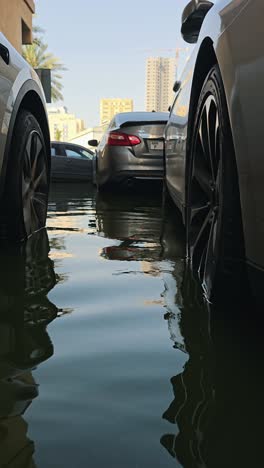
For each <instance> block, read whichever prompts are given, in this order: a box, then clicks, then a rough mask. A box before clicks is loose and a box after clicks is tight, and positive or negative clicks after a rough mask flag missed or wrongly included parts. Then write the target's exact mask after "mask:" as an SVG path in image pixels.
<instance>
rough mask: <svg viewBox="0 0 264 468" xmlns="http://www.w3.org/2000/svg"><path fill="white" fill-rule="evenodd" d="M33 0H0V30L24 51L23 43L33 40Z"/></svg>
mask: <svg viewBox="0 0 264 468" xmlns="http://www.w3.org/2000/svg"><path fill="white" fill-rule="evenodd" d="M34 13H35V2H34V1H33V0H0V31H1V32H2V33H3V34H4V35H5V36H6V38H7V39H8V41H9V42H10V43H11V44H12V45H13V46H14V47H15V48H16V49H17V50H18V52H21V51H22V45H23V44H31V42H32V17H33V14H34Z"/></svg>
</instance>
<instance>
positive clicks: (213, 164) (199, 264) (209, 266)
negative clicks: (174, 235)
mask: <svg viewBox="0 0 264 468" xmlns="http://www.w3.org/2000/svg"><path fill="white" fill-rule="evenodd" d="M189 174H190V179H189V187H188V190H189V197H188V200H189V203H188V206H189V208H188V250H189V252H188V255H189V258H190V260H191V263H192V266H193V268H194V269H195V271H197V272H198V275H199V278H200V280H201V282H202V285H203V288H204V289H205V292H206V293H207V294H208V295H209V294H210V291H211V289H212V283H213V279H214V276H215V273H216V260H217V258H218V254H219V251H218V250H219V223H220V222H221V216H220V212H221V184H222V158H221V142H220V127H219V113H218V106H217V102H216V99H215V96H214V95H212V94H211V93H209V94H207V96H205V99H204V103H203V105H202V106H201V112H200V116H199V118H198V124H197V126H196V129H195V134H194V140H193V148H192V157H191V167H190V173H189Z"/></svg>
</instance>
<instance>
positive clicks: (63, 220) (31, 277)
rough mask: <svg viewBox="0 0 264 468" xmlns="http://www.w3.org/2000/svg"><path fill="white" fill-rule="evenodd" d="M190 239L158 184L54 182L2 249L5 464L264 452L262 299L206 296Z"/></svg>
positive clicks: (101, 467) (219, 462) (110, 463)
mask: <svg viewBox="0 0 264 468" xmlns="http://www.w3.org/2000/svg"><path fill="white" fill-rule="evenodd" d="M184 246H185V239H184V229H183V227H182V224H181V221H180V219H179V216H178V215H177V213H176V211H175V210H174V209H170V210H168V209H166V210H165V211H164V209H163V208H162V203H161V196H160V192H159V191H158V190H157V187H155V188H150V189H149V191H146V192H145V193H141V194H139V195H138V196H134V195H133V196H131V195H130V196H129V195H128V194H127V195H125V194H122V195H118V194H115V195H114V194H112V195H109V194H105V195H104V196H102V195H100V196H99V195H97V194H96V192H95V190H94V188H93V187H86V186H85V185H82V184H81V185H78V186H75V185H63V184H56V185H54V186H53V187H52V190H51V195H50V203H49V215H48V228H47V232H46V231H42V232H41V233H38V234H37V235H36V236H33V237H32V238H31V239H30V240H29V241H28V243H27V244H26V245H24V246H18V247H17V248H16V249H14V248H8V247H5V248H3V249H2V252H1V270H0V276H1V292H0V294H1V299H0V300H1V304H2V305H1V322H0V334H1V361H0V397H1V403H0V417H1V421H0V451H1V452H0V453H1V462H0V466H1V467H2V466H11V467H25V468H30V467H31V468H32V467H34V466H36V467H39V468H44V467H45V468H46V467H49V468H53V467H54V468H60V467H63V468H73V467H86V466H87V467H88V466H89V467H92V468H107V467H115V468H118V467H120V468H121V467H122V468H124V467H125V468H139V467H140V468H141V467H142V468H143V467H144V468H145V467H149V468H158V467H164V468H166V467H186V468H192V467H195V468H196V467H197V468H198V467H208V468H209V467H218V466H219V467H220V466H221V467H229V466H230V467H241V466H250V467H251V466H252V467H253V466H254V467H255V466H256V467H258V466H262V456H261V442H260V441H261V435H262V427H261V419H260V418H259V414H260V409H261V407H262V390H263V385H262V384H263V382H262V362H261V357H262V346H261V343H262V340H261V334H260V333H259V331H258V327H257V326H256V323H257V317H256V316H255V315H254V314H255V311H253V308H252V310H251V308H250V305H249V306H248V305H247V306H245V305H244V306H241V305H238V304H237V303H234V302H232V301H231V299H230V298H229V300H228V298H225V295H223V301H222V302H221V305H220V304H218V305H217V306H209V305H208V304H206V303H205V302H204V300H203V297H202V294H201V291H200V288H199V286H198V285H197V283H196V282H195V281H194V280H193V278H192V276H191V274H190V272H189V271H188V269H187V267H186V264H185V260H184V257H185V247H184ZM253 319H254V320H253ZM255 319H256V321H255Z"/></svg>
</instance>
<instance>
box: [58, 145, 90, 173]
mask: <svg viewBox="0 0 264 468" xmlns="http://www.w3.org/2000/svg"><path fill="white" fill-rule="evenodd" d="M51 147H52V156H51V178H52V179H53V180H62V181H85V182H86V181H92V179H93V158H94V154H93V153H92V152H91V151H90V150H88V149H87V148H84V147H82V146H80V145H75V144H71V143H60V142H52V144H51ZM55 149H56V154H54V150H55ZM71 151H72V154H75V156H74V157H73V156H71ZM83 151H84V152H86V153H89V154H90V155H91V158H88V157H85V156H83V155H82V152H83ZM78 154H79V157H78Z"/></svg>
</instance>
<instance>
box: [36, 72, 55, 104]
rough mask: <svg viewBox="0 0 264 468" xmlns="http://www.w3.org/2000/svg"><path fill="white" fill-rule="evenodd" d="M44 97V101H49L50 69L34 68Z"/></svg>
mask: <svg viewBox="0 0 264 468" xmlns="http://www.w3.org/2000/svg"><path fill="white" fill-rule="evenodd" d="M35 72H36V73H37V75H38V77H39V79H40V82H41V84H42V88H43V91H44V94H45V97H46V102H47V103H48V104H50V103H51V70H50V69H49V68H35Z"/></svg>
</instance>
